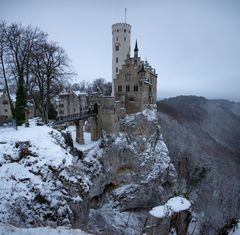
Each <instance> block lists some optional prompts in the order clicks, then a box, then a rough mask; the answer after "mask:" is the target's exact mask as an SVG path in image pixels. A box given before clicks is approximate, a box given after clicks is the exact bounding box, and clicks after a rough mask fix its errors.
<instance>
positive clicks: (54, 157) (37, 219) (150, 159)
mask: <svg viewBox="0 0 240 235" xmlns="http://www.w3.org/2000/svg"><path fill="white" fill-rule="evenodd" d="M0 132H1V135H0V178H1V184H0V186H1V201H0V208H1V213H0V222H1V223H6V222H8V223H11V224H13V225H15V226H22V227H35V226H63V225H65V226H72V227H74V228H82V229H84V230H86V231H89V232H91V233H93V234H142V232H143V231H144V229H145V225H146V223H147V218H148V215H149V211H150V210H151V209H152V208H153V207H155V206H158V205H160V204H164V203H165V202H166V201H167V200H168V198H169V197H170V196H173V194H174V191H176V190H175V183H176V171H175V168H174V166H173V165H172V163H171V160H170V157H169V154H168V150H167V148H166V145H165V143H164V142H163V139H162V134H161V129H160V127H159V124H158V119H157V116H156V111H155V110H154V109H146V110H145V111H144V112H143V113H137V114H132V115H127V116H126V118H125V119H123V120H120V132H119V133H118V134H117V135H107V134H106V133H103V137H102V139H101V141H100V142H99V143H98V144H97V145H96V146H95V147H94V148H93V149H91V150H90V151H89V152H87V153H86V154H84V153H82V152H80V151H78V150H77V149H74V148H73V147H72V146H71V145H72V144H71V141H69V138H65V141H64V138H63V137H62V136H61V133H60V132H58V131H56V130H53V129H52V128H50V127H47V126H41V127H39V126H34V125H32V124H31V123H30V128H24V127H20V128H19V130H18V131H17V132H16V131H15V130H13V129H10V128H6V129H4V128H3V129H2V130H0ZM66 136H67V135H66V134H65V137H66ZM66 139H68V141H66ZM69 145H70V146H69Z"/></svg>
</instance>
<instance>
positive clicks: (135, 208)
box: [84, 109, 176, 234]
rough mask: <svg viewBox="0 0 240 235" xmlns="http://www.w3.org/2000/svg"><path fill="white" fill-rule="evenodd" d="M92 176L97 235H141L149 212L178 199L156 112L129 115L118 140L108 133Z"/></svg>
mask: <svg viewBox="0 0 240 235" xmlns="http://www.w3.org/2000/svg"><path fill="white" fill-rule="evenodd" d="M100 147H101V154H100V155H99V154H98V155H96V154H94V153H92V152H90V153H89V154H88V156H87V157H86V158H85V159H84V161H88V162H89V161H92V162H94V161H98V162H99V164H100V166H101V172H100V173H99V175H96V174H94V173H93V174H92V178H91V182H92V184H93V187H92V188H91V189H90V193H89V195H90V207H91V208H90V218H89V221H90V222H89V227H90V230H91V231H92V232H93V233H97V234H101V233H102V234H106V233H108V234H141V233H142V231H143V229H144V225H145V223H146V219H147V216H148V211H149V210H150V209H151V208H152V207H154V206H156V205H159V204H161V203H162V202H165V201H166V200H167V199H168V197H169V195H173V188H174V187H173V186H174V182H175V180H176V174H175V169H174V167H173V165H172V164H171V162H170V158H169V156H168V150H167V148H166V146H165V144H164V142H163V141H162V135H161V132H160V127H159V126H158V122H157V118H156V112H155V111H153V110H149V109H148V110H146V111H145V112H144V113H138V114H133V115H128V116H127V117H126V118H125V119H124V120H122V121H121V122H120V132H119V133H118V134H117V136H107V135H104V137H103V140H102V143H101V145H100Z"/></svg>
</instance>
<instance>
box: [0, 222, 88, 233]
mask: <svg viewBox="0 0 240 235" xmlns="http://www.w3.org/2000/svg"><path fill="white" fill-rule="evenodd" d="M0 232H1V234H4V235H44V234H49V235H88V234H89V233H85V232H83V231H82V230H80V229H69V228H67V227H59V228H49V227H38V228H17V227H14V226H12V225H7V224H0Z"/></svg>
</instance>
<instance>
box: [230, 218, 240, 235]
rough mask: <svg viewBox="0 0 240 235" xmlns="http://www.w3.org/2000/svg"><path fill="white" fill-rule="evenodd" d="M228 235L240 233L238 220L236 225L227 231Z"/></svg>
mask: <svg viewBox="0 0 240 235" xmlns="http://www.w3.org/2000/svg"><path fill="white" fill-rule="evenodd" d="M229 235H240V220H239V222H238V224H237V226H236V227H235V228H233V229H232V230H231V231H230V232H229Z"/></svg>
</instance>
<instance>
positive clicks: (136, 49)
mask: <svg viewBox="0 0 240 235" xmlns="http://www.w3.org/2000/svg"><path fill="white" fill-rule="evenodd" d="M134 51H138V45H137V40H136V43H135V48H134Z"/></svg>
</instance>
